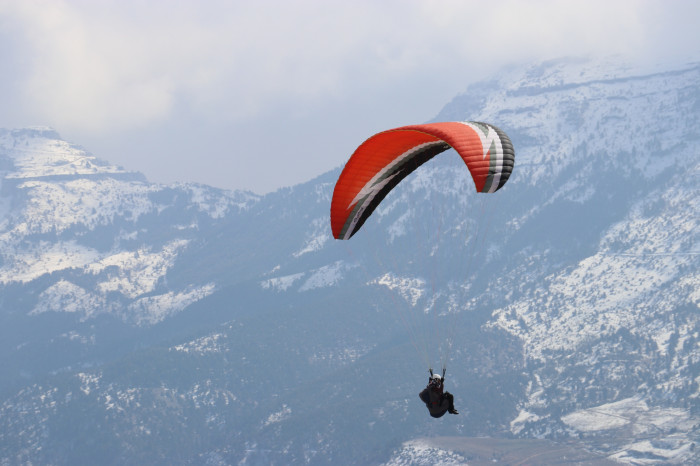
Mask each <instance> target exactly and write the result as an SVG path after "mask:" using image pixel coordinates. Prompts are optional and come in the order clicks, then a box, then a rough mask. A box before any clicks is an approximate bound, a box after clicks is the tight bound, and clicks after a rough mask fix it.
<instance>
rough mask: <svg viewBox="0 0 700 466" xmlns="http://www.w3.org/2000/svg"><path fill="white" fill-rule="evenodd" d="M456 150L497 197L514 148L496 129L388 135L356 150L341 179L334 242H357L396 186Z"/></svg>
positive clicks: (409, 129) (432, 128)
mask: <svg viewBox="0 0 700 466" xmlns="http://www.w3.org/2000/svg"><path fill="white" fill-rule="evenodd" d="M450 147H452V148H453V149H455V150H456V151H457V153H458V154H459V155H460V156H461V157H462V160H464V162H465V163H466V165H467V167H468V168H469V172H470V173H471V175H472V178H473V180H474V185H475V187H476V190H477V192H482V193H492V192H496V191H497V190H498V189H500V188H501V187H502V186H503V185H504V184H505V182H506V181H507V180H508V177H509V176H510V173H511V171H512V170H513V163H514V160H515V155H514V151H513V145H512V144H511V142H510V139H509V138H508V136H506V134H505V133H504V132H503V131H501V130H500V129H498V128H496V127H495V126H493V125H489V124H486V123H480V122H443V123H430V124H424V125H412V126H403V127H401V128H395V129H391V130H388V131H383V132H381V133H378V134H375V135H374V136H372V137H371V138H369V139H367V140H366V141H365V142H364V143H362V145H360V147H358V148H357V150H355V152H354V153H353V154H352V156H351V157H350V160H348V162H347V164H346V165H345V168H344V169H343V171H342V173H341V174H340V177H339V178H338V182H337V183H336V185H335V190H334V191H333V200H332V202H331V228H332V230H333V236H334V237H335V238H336V239H349V238H350V237H352V235H354V234H355V233H356V232H357V231H358V230H359V229H360V227H361V226H362V225H363V224H364V222H365V221H366V220H367V218H368V217H369V216H370V215H371V214H372V212H373V211H374V209H376V207H377V206H378V205H379V203H380V202H381V201H382V199H384V197H386V195H387V194H388V193H389V191H391V190H392V189H393V188H394V186H396V185H397V184H398V183H399V182H400V181H401V180H403V179H404V178H405V177H406V176H408V175H409V174H410V173H411V172H413V171H414V170H415V169H416V168H418V167H419V166H420V165H422V164H423V163H425V162H427V161H428V160H430V159H431V158H433V157H435V156H436V155H437V154H439V153H440V152H443V151H445V150H447V149H449V148H450Z"/></svg>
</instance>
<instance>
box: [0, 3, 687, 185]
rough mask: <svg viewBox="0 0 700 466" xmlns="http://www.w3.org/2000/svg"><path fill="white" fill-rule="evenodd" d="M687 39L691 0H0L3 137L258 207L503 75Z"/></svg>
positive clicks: (680, 49) (681, 45)
mask: <svg viewBox="0 0 700 466" xmlns="http://www.w3.org/2000/svg"><path fill="white" fill-rule="evenodd" d="M699 22H700V2H698V1H690V0H689V1H680V0H675V1H674V0H656V1H651V0H650V1H642V0H638V1H632V0H629V1H623V0H604V1H599V0H585V1H572V0H566V1H564V0H559V1H545V0H541V1H538V0H522V1H515V0H512V1H506V0H485V1H469V0H461V1H457V0H452V1H449V0H445V1H427V0H426V1H410V0H400V1H398V0H397V1H391V0H388V1H382V0H374V1H369V0H367V1H362V0H359V1H358V0H353V1H341V0H338V1H334V0H278V1H265V0H255V1H252V0H245V1H214V0H197V1H195V0H188V1H176V0H160V1H158V0H150V1H146V0H142V1H131V0H114V1H112V0H84V1H77V0H75V1H61V0H46V1H32V0H16V1H15V0H0V65H1V67H0V69H1V70H2V71H0V127H5V128H17V127H22V126H35V125H42V126H51V127H53V128H55V129H56V130H57V131H58V132H59V133H60V134H61V135H62V136H63V137H64V138H65V139H67V140H69V141H71V142H74V143H77V144H80V145H82V146H84V147H85V148H86V149H87V150H89V151H90V152H92V153H93V154H95V155H96V156H98V157H100V158H103V159H106V160H108V161H110V162H113V163H116V164H119V165H122V166H124V167H125V168H127V169H130V170H135V171H140V172H143V173H144V174H145V175H146V176H147V177H148V179H149V180H151V181H154V182H173V181H196V182H201V183H206V184H210V185H213V186H217V187H222V188H230V189H249V190H252V191H254V192H257V193H260V194H263V193H266V192H269V191H272V190H274V189H277V188H279V187H282V186H290V185H294V184H297V183H300V182H303V181H307V180H308V179H310V178H312V177H314V176H316V175H319V174H321V173H324V172H326V171H327V170H329V169H332V168H334V167H337V166H340V165H341V164H342V163H343V162H344V160H346V159H347V158H348V157H349V156H350V154H351V153H352V152H353V150H354V149H355V148H356V147H357V145H359V144H360V143H361V142H362V141H364V139H366V138H367V137H369V136H371V135H372V134H373V133H375V132H377V131H381V130H383V129H389V128H392V127H396V126H400V125H405V124H412V123H422V122H424V121H426V120H429V119H431V118H433V117H434V116H435V115H436V114H437V113H438V112H439V111H440V109H441V108H442V107H443V106H444V105H445V104H446V103H447V102H448V101H449V100H450V99H451V98H452V97H454V96H455V95H457V94H459V93H461V92H463V91H464V90H465V89H466V87H467V85H468V84H469V83H471V82H473V81H475V80H478V79H480V78H483V77H485V76H487V75H489V74H491V73H493V72H494V71H495V70H497V69H498V68H500V67H501V66H504V65H507V64H514V63H528V62H533V61H539V60H543V59H548V58H556V57H561V56H567V55H588V56H597V55H607V54H612V53H623V54H627V55H630V56H631V57H632V58H633V59H638V60H650V61H655V60H663V59H665V57H667V56H668V55H677V56H693V55H696V54H697V53H698V52H700V33H698V23H699Z"/></svg>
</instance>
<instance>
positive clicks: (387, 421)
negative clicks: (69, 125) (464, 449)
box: [0, 60, 700, 464]
mask: <svg viewBox="0 0 700 466" xmlns="http://www.w3.org/2000/svg"><path fill="white" fill-rule="evenodd" d="M679 68H680V69H679ZM638 69H639V68H634V67H629V66H627V65H624V64H620V63H615V64H614V65H612V64H610V63H604V62H603V63H591V62H589V61H581V60H574V61H571V60H563V61H556V62H549V63H543V64H537V65H533V66H530V67H526V68H524V69H522V68H520V69H513V70H509V71H507V72H504V73H502V74H500V75H498V76H496V77H494V79H492V80H490V81H486V82H483V83H479V84H476V85H472V86H470V87H469V88H468V89H467V91H466V93H465V94H463V95H460V96H457V97H456V98H455V99H453V100H452V101H451V102H450V103H448V104H447V105H446V106H445V108H444V109H443V110H442V111H441V112H440V113H439V114H438V115H437V117H436V120H438V119H445V120H466V119H469V120H482V121H489V122H493V123H495V124H496V125H497V126H499V127H500V128H501V129H503V130H504V131H506V133H507V134H508V135H509V136H510V138H511V140H512V141H513V144H514V146H515V149H516V163H515V168H514V171H513V176H511V179H510V180H509V182H508V184H507V185H506V186H505V187H504V189H503V190H501V191H502V192H499V193H498V198H497V199H496V198H486V197H479V196H478V195H477V194H475V193H473V188H472V186H471V185H470V180H469V179H468V176H467V173H466V170H465V169H464V166H463V164H462V163H461V161H460V160H458V157H453V155H454V154H449V153H448V154H446V155H445V156H444V157H442V156H441V157H437V158H436V159H435V160H433V161H430V162H429V163H427V164H426V165H424V166H423V167H421V170H419V171H417V172H416V173H414V174H413V175H411V176H410V177H409V178H407V179H406V180H405V181H404V182H403V183H402V184H401V185H399V186H398V187H397V189H396V190H395V191H394V192H392V193H391V194H390V195H389V196H387V198H386V199H385V200H384V202H383V203H382V205H381V206H380V208H378V209H377V211H376V212H375V213H374V215H373V216H372V217H371V218H370V219H369V220H368V222H367V223H366V224H365V226H364V227H363V230H362V231H360V232H358V234H357V235H355V237H353V239H352V240H351V241H348V242H341V241H333V240H332V239H331V237H330V230H329V229H330V227H329V225H328V209H329V206H330V197H331V194H332V188H333V184H334V181H335V179H336V178H337V175H338V174H339V171H340V170H339V169H336V170H333V171H330V172H328V173H325V174H322V175H320V176H318V177H316V178H314V179H313V180H310V181H309V182H307V183H303V184H301V185H298V186H294V187H290V188H284V189H281V190H279V191H277V192H274V193H270V194H268V195H265V196H257V195H254V194H252V193H246V192H225V191H222V190H216V189H214V188H208V187H204V186H201V185H197V186H195V185H189V184H180V185H168V186H165V185H154V184H149V183H147V182H145V181H143V180H139V179H135V180H113V179H109V178H108V179H109V180H110V181H109V182H107V183H106V184H105V185H104V186H102V188H101V189H102V191H98V192H103V193H106V194H108V195H109V196H108V197H106V198H105V199H106V200H109V199H113V200H114V202H113V203H110V202H105V204H104V206H106V207H107V208H110V209H111V210H101V209H102V208H101V207H100V206H99V205H98V206H97V207H100V209H97V207H93V206H91V205H90V204H89V203H87V199H88V197H86V196H91V197H95V196H94V192H95V188H96V186H94V185H92V186H91V187H90V189H82V188H81V187H80V186H72V185H70V180H69V179H60V178H59V179H48V178H47V179H45V181H46V183H45V184H38V185H37V184H34V183H36V180H32V181H28V182H27V183H26V184H21V183H19V184H17V185H15V186H12V185H11V184H10V185H8V184H6V180H5V178H3V179H2V191H1V193H2V196H0V199H2V200H3V204H4V205H5V206H6V209H5V210H4V211H3V212H6V214H5V215H4V216H3V218H2V220H0V227H1V229H0V259H1V261H0V277H2V276H4V277H5V279H4V281H2V282H1V283H0V286H2V300H1V301H0V329H1V330H0V334H1V335H0V336H2V338H1V339H0V341H2V342H3V343H2V345H3V347H2V348H0V349H2V354H4V356H3V357H2V358H0V365H1V368H2V370H3V373H5V374H7V376H6V379H5V380H4V381H3V383H2V384H0V385H2V386H0V393H4V394H5V395H3V397H2V398H0V403H1V404H0V413H2V416H0V419H2V420H1V421H0V458H3V461H9V462H26V461H31V462H54V463H59V464H64V463H71V462H73V463H74V462H76V461H78V460H86V459H88V460H92V461H96V460H98V459H100V458H104V456H101V455H109V457H110V458H113V459H114V461H116V462H151V463H153V462H156V463H157V462H163V463H172V462H198V463H214V464H231V463H240V462H247V463H253V464H270V463H312V464H328V463H337V462H342V463H353V464H368V463H369V464H380V463H387V464H406V463H411V462H413V463H416V464H420V462H421V461H423V460H424V456H421V455H423V453H422V451H423V450H421V451H419V450H420V449H417V447H416V445H418V443H420V442H419V441H418V440H417V439H420V438H425V437H426V436H428V437H432V438H434V440H432V441H431V442H432V443H431V442H428V444H429V445H432V446H429V447H426V448H435V449H437V450H439V451H441V452H443V453H444V455H445V459H446V461H447V459H449V458H456V456H455V455H461V457H464V455H462V454H461V453H459V449H458V448H457V447H454V448H452V449H450V448H447V449H445V447H444V442H443V443H441V442H442V441H441V440H439V439H440V438H443V437H445V436H447V437H454V436H455V435H460V436H463V437H479V436H489V437H492V438H494V439H496V440H494V442H497V441H499V440H498V439H501V440H503V441H504V442H505V439H522V440H533V439H546V440H547V441H553V442H565V443H566V444H567V445H568V446H570V447H571V448H572V449H573V450H576V451H588V452H591V455H592V456H593V457H596V458H601V457H605V458H608V459H609V460H613V461H621V462H626V463H684V462H693V461H696V460H697V458H698V456H697V455H698V453H697V452H696V451H695V448H694V445H695V444H696V443H697V441H698V439H699V435H700V405H699V404H698V398H700V388H699V384H700V380H699V378H698V377H697V374H698V373H700V372H699V371H700V320H699V319H698V308H699V303H700V295H699V294H698V289H700V277H699V276H698V270H700V254H697V253H698V249H697V248H698V236H697V235H698V233H697V232H698V231H700V228H698V227H700V225H698V222H699V219H700V215H697V214H698V213H699V212H700V196H698V193H699V192H700V179H699V177H698V176H697V175H698V174H700V138H698V136H697V134H700V86H699V85H698V82H700V79H698V78H700V66H699V65H698V64H684V65H681V66H680V67H675V68H673V67H671V68H665V69H666V71H665V72H664V71H662V72H656V73H651V74H640V73H641V72H640V71H638ZM661 69H662V70H663V69H664V68H663V67H661ZM601 76H602V77H606V78H605V79H604V80H601ZM582 77H586V78H587V81H586V82H585V83H580V82H579V83H575V84H576V87H569V88H562V87H561V84H562V83H563V84H566V83H567V82H568V83H570V84H571V81H574V78H576V79H579V80H580V79H581V78H582ZM554 85H556V86H559V87H555V88H552V86H554ZM532 86H540V87H543V86H550V91H548V92H545V93H537V94H532V93H530V92H529V91H528V92H524V93H522V94H518V93H517V92H516V93H513V91H517V90H518V89H526V90H527V89H530V88H532ZM6 134H7V133H3V132H0V142H2V141H6V140H7V136H6ZM47 134H48V133H47ZM44 139H46V138H44ZM4 144H5V145H4V146H3V145H2V144H0V161H1V160H6V159H7V151H8V150H11V149H8V145H7V143H4ZM54 147H59V148H60V150H63V151H68V155H70V156H71V157H73V159H71V160H73V161H74V163H73V164H69V165H57V166H56V167H54V168H52V170H53V169H56V170H58V169H61V170H67V169H69V168H70V169H72V170H76V171H78V172H81V173H87V172H90V170H92V171H94V170H98V169H99V167H100V166H99V165H97V164H95V165H94V166H92V165H80V163H78V162H79V161H80V160H85V159H84V158H83V159H81V158H80V157H84V155H81V154H79V153H78V152H74V151H79V150H80V149H76V148H74V147H73V148H71V147H69V148H68V149H66V148H65V146H63V145H61V144H58V145H54ZM3 151H4V152H3ZM49 155H50V154H49ZM88 161H90V163H91V164H92V163H93V162H92V161H91V159H89V160H88ZM5 164H7V162H5ZM30 165H31V164H30ZM30 165H28V166H30ZM107 166H109V165H108V164H107ZM10 168H11V167H10ZM0 169H2V170H4V171H3V173H5V172H7V171H8V170H7V169H6V166H5V165H2V166H0ZM107 169H109V168H107ZM88 176H91V175H89V174H88ZM100 181H105V180H100ZM81 189H82V190H81ZM91 193H92V194H91ZM68 195H70V196H73V197H70V196H68ZM66 196H68V197H66ZM47 199H48V200H53V201H52V202H54V203H55V204H54V206H53V207H52V208H48V207H46V205H45V204H44V201H45V200H47ZM66 199H68V200H75V199H85V200H83V201H82V202H83V203H84V204H85V206H84V207H83V208H81V209H82V210H80V209H78V210H75V209H76V208H75V206H76V205H81V204H80V203H77V202H68V203H66V204H60V202H61V200H66ZM46 202H48V201H46ZM49 205H51V204H49ZM110 206H112V207H110ZM435 206H444V207H443V208H440V209H436V208H435ZM91 208H95V212H96V213H97V212H100V213H99V214H97V215H93V212H92V210H90V209H91ZM18 209H19V210H18ZM21 209H25V210H21ZM32 209H33V210H32ZM76 212H77V214H76ZM103 212H106V214H105V213H103ZM484 212H485V214H484ZM76 215H77V217H76ZM81 215H82V217H81ZM76 219H82V220H80V221H77V220H76ZM415 238H420V239H421V240H420V241H416V240H415ZM673 254H675V255H673ZM61 258H62V260H63V261H64V262H63V263H61V262H60V261H59V262H57V261H58V259H61ZM81 258H82V259H81ZM61 264H62V265H61ZM22 267H24V268H22ZM3 270H4V275H2V274H3ZM23 270H24V271H25V272H23V273H24V274H25V275H24V276H25V277H26V278H27V280H26V281H22V280H18V278H19V277H22V276H23V275H21V274H20V273H18V271H19V272H22V271H23ZM42 270H49V271H50V272H49V273H43V274H42V273H39V272H40V271H42ZM81 290H82V291H81ZM98 298H99V299H98ZM96 299H98V300H97V301H95V300H96ZM96 304H97V305H96ZM434 326H437V327H438V328H440V327H441V328H442V329H445V330H448V331H447V332H446V333H445V334H444V335H445V337H446V338H437V341H436V337H435V333H434V331H433V330H432V329H433V327H434ZM440 335H442V334H440ZM449 337H452V342H451V343H452V344H451V346H450V348H451V349H450V353H451V355H452V358H451V361H450V364H449V366H448V379H447V383H448V389H449V390H450V391H451V392H453V393H455V395H456V402H457V407H458V409H459V410H460V412H461V413H462V414H461V415H460V416H454V417H449V418H446V419H442V420H440V421H439V422H438V423H436V422H434V421H433V420H432V419H429V418H428V416H427V415H426V413H425V412H424V411H425V409H424V407H423V406H422V405H421V403H420V401H419V400H418V399H417V393H418V391H420V389H421V388H422V385H423V384H424V383H425V373H426V372H425V371H426V367H425V362H426V361H424V360H423V359H422V358H421V355H420V351H418V348H417V347H419V346H420V345H417V343H419V342H420V341H422V339H423V338H427V339H428V340H430V341H431V345H433V344H434V345H436V346H439V345H441V344H442V343H443V342H444V341H445V340H447V339H449ZM431 339H432V340H431ZM431 352H433V351H432V350H431ZM433 353H434V352H433ZM47 355H48V356H47ZM427 362H428V364H435V363H436V361H435V360H433V361H430V360H429V359H428V361H427ZM27 368H30V369H27ZM29 372H31V373H29ZM309 393H312V394H313V396H309ZM76 412H80V413H82V414H81V415H80V416H81V417H80V419H81V423H80V425H78V426H75V425H72V424H71V422H72V421H71V420H72V416H73V415H74V413H76ZM17 413H19V414H17ZM97 425H99V426H101V429H99V430H97V431H95V429H93V427H94V426H97ZM172 439H177V445H175V444H174V443H173V441H172ZM416 442H418V443H416ZM504 444H505V443H504ZM421 445H423V444H421ZM494 445H495V444H494ZM512 445H516V444H515V443H513V444H512ZM499 448H500V447H499ZM504 448H505V447H504ZM538 448H539V447H538ZM556 448H558V447H556V446H552V447H546V448H544V450H543V451H548V452H549V453H554V451H553V450H556ZM437 450H436V451H437ZM538 451H539V450H538ZM443 453H440V454H441V455H442V454H443ZM460 461H461V460H460Z"/></svg>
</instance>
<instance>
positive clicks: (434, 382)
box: [418, 370, 459, 417]
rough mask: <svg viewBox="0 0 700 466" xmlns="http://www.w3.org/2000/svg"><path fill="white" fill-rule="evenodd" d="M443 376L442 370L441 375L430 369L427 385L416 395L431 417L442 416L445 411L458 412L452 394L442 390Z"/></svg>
mask: <svg viewBox="0 0 700 466" xmlns="http://www.w3.org/2000/svg"><path fill="white" fill-rule="evenodd" d="M444 376H445V372H444V371H443V375H442V377H441V376H440V374H433V371H432V370H431V371H430V378H429V379H428V386H427V387H425V389H424V390H423V391H422V392H420V394H419V395H418V396H419V397H420V399H421V401H423V403H425V406H426V407H427V408H428V411H429V412H430V415H431V416H432V417H442V416H443V415H444V414H445V413H450V414H459V412H457V410H456V409H455V404H454V396H452V394H451V393H450V392H443V389H444V383H445V379H444Z"/></svg>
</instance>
